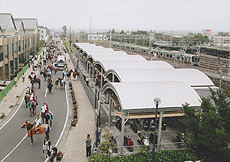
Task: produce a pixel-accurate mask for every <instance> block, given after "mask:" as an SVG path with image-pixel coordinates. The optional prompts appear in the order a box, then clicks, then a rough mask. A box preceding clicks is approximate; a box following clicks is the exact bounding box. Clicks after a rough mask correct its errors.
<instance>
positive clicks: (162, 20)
mask: <svg viewBox="0 0 230 162" xmlns="http://www.w3.org/2000/svg"><path fill="white" fill-rule="evenodd" d="M0 12H1V13H12V15H13V17H14V18H19V17H35V18H37V19H38V23H39V25H42V26H46V27H48V28H50V29H61V28H62V26H63V25H66V26H67V28H68V29H69V28H70V26H71V29H73V30H76V31H78V30H79V31H80V30H85V31H89V30H90V17H91V18H92V19H91V20H92V21H91V22H92V31H96V30H109V29H112V28H114V29H115V30H116V29H117V30H121V29H123V30H152V31H155V30H169V31H177V30H184V31H188V30H189V31H202V29H211V30H218V31H227V32H230V0H0Z"/></svg>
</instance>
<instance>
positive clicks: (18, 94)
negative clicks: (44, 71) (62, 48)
mask: <svg viewBox="0 0 230 162" xmlns="http://www.w3.org/2000/svg"><path fill="white" fill-rule="evenodd" d="M38 60H39V57H38V59H37V60H36V61H34V63H35V64H37V62H38ZM35 70H37V69H35ZM31 72H35V73H36V71H33V70H32V65H31V66H30V68H28V69H27V71H26V72H25V82H23V81H22V77H21V78H20V79H19V80H18V83H17V87H15V86H14V87H12V89H11V90H10V91H9V92H8V93H7V95H6V96H5V97H4V98H3V100H2V101H1V103H0V115H2V113H4V114H5V115H6V116H5V118H3V119H0V124H1V123H2V122H4V121H7V119H8V118H9V114H10V113H11V112H13V111H15V110H16V108H17V107H18V106H19V105H20V103H21V101H22V99H23V97H24V93H23V92H24V90H25V89H26V88H27V87H28V86H29V84H30V80H29V79H28V75H29V74H30V73H31Z"/></svg>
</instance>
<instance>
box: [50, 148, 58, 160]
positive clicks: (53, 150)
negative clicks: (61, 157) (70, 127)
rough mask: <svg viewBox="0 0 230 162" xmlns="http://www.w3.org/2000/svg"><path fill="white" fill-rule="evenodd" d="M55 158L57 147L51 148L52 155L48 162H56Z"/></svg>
mask: <svg viewBox="0 0 230 162" xmlns="http://www.w3.org/2000/svg"><path fill="white" fill-rule="evenodd" d="M56 156H57V147H53V149H52V155H51V156H50V162H56V159H55V157H56Z"/></svg>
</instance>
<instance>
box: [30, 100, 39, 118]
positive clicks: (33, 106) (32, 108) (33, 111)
mask: <svg viewBox="0 0 230 162" xmlns="http://www.w3.org/2000/svg"><path fill="white" fill-rule="evenodd" d="M36 106H37V104H36V102H35V101H31V102H30V116H34V115H35V114H36Z"/></svg>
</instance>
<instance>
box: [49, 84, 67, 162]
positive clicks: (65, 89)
mask: <svg viewBox="0 0 230 162" xmlns="http://www.w3.org/2000/svg"><path fill="white" fill-rule="evenodd" d="M65 97H66V106H67V112H66V117H65V124H64V127H63V129H62V132H61V134H60V136H59V138H58V140H57V142H56V144H55V147H57V145H58V144H59V142H60V140H61V138H62V136H63V134H64V131H65V128H66V125H67V121H68V116H69V100H68V97H67V88H66V84H65ZM48 160H49V158H46V160H45V162H47V161H48Z"/></svg>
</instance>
